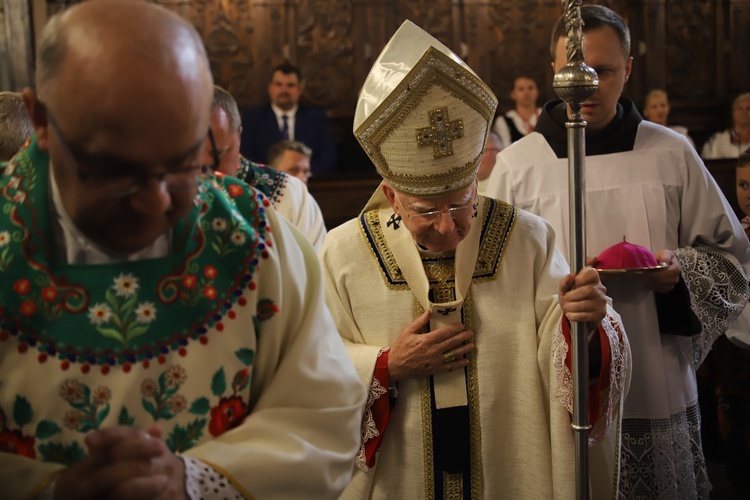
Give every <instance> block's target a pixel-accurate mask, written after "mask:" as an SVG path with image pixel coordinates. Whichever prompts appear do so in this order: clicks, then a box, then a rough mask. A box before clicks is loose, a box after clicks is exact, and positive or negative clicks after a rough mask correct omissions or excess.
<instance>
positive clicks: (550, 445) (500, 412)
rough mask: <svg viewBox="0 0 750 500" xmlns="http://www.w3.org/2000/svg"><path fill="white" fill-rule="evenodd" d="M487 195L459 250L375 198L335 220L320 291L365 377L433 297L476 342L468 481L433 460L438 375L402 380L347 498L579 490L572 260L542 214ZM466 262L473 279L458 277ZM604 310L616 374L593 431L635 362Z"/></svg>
mask: <svg viewBox="0 0 750 500" xmlns="http://www.w3.org/2000/svg"><path fill="white" fill-rule="evenodd" d="M480 200H481V202H480V208H479V210H478V217H477V218H475V219H474V220H473V223H472V228H471V231H470V234H469V235H467V237H466V238H465V240H464V242H462V243H463V245H459V247H458V248H457V250H456V253H455V257H454V256H451V255H447V256H441V257H433V256H431V255H422V256H420V253H419V252H418V250H417V248H416V246H415V244H414V242H413V240H412V239H411V236H410V234H409V233H408V230H407V229H406V227H405V226H404V225H403V224H402V223H401V222H400V221H399V220H398V218H397V217H391V216H392V215H393V212H392V210H390V208H389V207H387V202H386V201H385V199H384V197H382V195H377V194H376V196H374V197H373V199H372V200H371V202H370V204H368V207H366V208H365V210H364V211H363V212H362V214H361V216H360V217H359V219H356V220H352V221H349V222H347V223H346V224H344V225H342V226H340V227H338V228H336V229H334V230H332V231H331V232H330V233H329V236H328V238H327V239H326V241H325V243H324V245H323V249H322V253H321V258H322V260H323V272H324V275H325V279H326V301H327V303H328V306H329V308H330V309H331V312H332V314H333V316H334V320H335V321H336V324H337V326H338V329H339V333H340V334H341V336H342V338H343V339H344V343H345V345H346V346H347V349H348V351H349V354H350V356H351V357H352V359H353V360H354V363H355V367H356V369H357V371H358V373H359V375H360V377H361V378H362V381H363V382H364V384H365V386H366V387H372V382H373V370H374V368H375V363H376V360H377V357H378V355H379V354H380V353H381V351H382V350H383V349H384V348H387V347H389V346H391V345H392V343H393V342H394V341H395V339H396V338H397V337H398V336H399V334H400V333H401V332H402V331H403V330H404V329H405V328H406V327H407V326H408V325H409V324H410V323H411V322H413V321H414V319H416V318H417V317H418V316H419V315H420V314H421V313H422V312H423V311H424V310H425V308H426V307H433V304H434V305H435V311H436V312H437V311H438V309H450V308H452V307H453V306H452V305H450V304H445V302H448V303H450V302H453V301H457V302H458V303H457V304H456V306H459V305H460V306H461V307H456V308H457V309H460V311H461V321H462V322H463V323H464V325H466V327H467V328H469V329H471V330H472V331H474V334H475V335H474V338H473V339H472V340H473V342H474V343H475V345H476V350H475V351H474V352H472V353H471V355H470V356H469V360H470V362H469V365H468V367H466V369H465V371H464V373H463V377H465V382H464V381H461V384H463V387H465V395H466V398H467V403H468V405H467V408H468V422H467V426H468V438H467V439H468V441H469V443H468V444H469V458H468V462H469V463H468V471H467V472H466V473H465V474H463V475H462V476H461V478H460V481H456V480H455V479H456V478H455V477H446V475H445V474H443V470H441V469H440V464H439V463H438V462H441V458H440V457H439V453H438V451H439V448H440V446H441V445H442V444H441V443H440V442H439V441H440V439H441V438H440V434H438V430H437V429H436V428H435V427H436V422H438V423H439V421H440V420H439V418H438V417H437V416H436V415H437V411H436V410H437V409H438V408H437V403H436V402H437V400H438V399H439V398H438V396H437V394H438V393H439V392H440V389H439V386H440V382H439V381H438V382H436V378H438V377H426V378H420V379H405V380H401V381H399V382H398V398H397V400H396V403H395V406H393V407H392V410H391V414H390V421H389V422H388V425H387V427H386V428H385V430H384V435H383V440H382V444H381V448H380V451H379V453H378V455H377V457H376V458H377V460H376V463H375V465H374V466H373V467H371V468H369V470H366V471H364V470H356V471H355V473H354V477H353V480H352V482H351V483H350V484H349V486H348V487H347V489H346V490H345V491H344V494H343V496H342V498H352V499H363V498H373V499H381V498H383V499H384V498H441V499H443V498H550V499H557V498H573V497H574V482H573V481H574V474H573V468H574V454H573V437H572V432H571V428H570V413H569V411H568V408H567V407H568V406H569V403H570V398H571V395H570V394H571V393H570V391H571V386H570V373H569V371H568V370H567V368H566V367H565V355H566V353H567V344H566V343H565V340H564V338H563V335H562V331H561V322H562V310H561V309H560V307H559V304H558V301H557V295H556V294H557V290H558V285H559V281H560V280H561V279H562V277H563V276H565V274H567V272H568V267H567V265H566V264H565V261H564V259H563V257H562V255H561V254H560V253H559V252H558V251H557V250H555V248H554V233H553V232H552V231H551V230H550V228H549V226H548V225H547V224H546V223H545V222H544V221H542V220H541V219H539V218H537V217H535V216H532V215H530V214H528V213H526V212H523V211H519V210H515V209H514V208H513V207H511V206H509V205H507V204H504V203H501V202H498V201H496V200H492V199H489V198H482V197H480ZM396 226H398V227H396ZM472 245H476V257H472V255H473V252H474V250H471V247H472ZM454 261H455V262H457V264H454ZM407 266H409V270H407ZM466 266H468V267H469V269H470V271H469V276H470V278H469V279H468V280H467V282H466V283H465V284H463V282H462V280H463V278H462V277H461V273H462V272H463V271H462V268H464V267H466ZM416 271H418V272H416ZM415 283H416V284H415ZM413 284H414V290H413V291H412V285H413ZM462 285H463V286H462ZM464 287H465V288H466V292H464V291H463V288H464ZM428 290H429V292H428ZM443 294H445V295H443ZM461 298H462V299H463V302H462V304H461V301H460V300H459V299H461ZM441 303H442V304H441ZM610 313H611V314H610V315H609V316H608V317H607V318H606V319H605V321H604V322H603V327H604V330H605V331H606V333H607V337H606V339H605V341H604V343H607V342H608V343H609V344H610V348H611V356H612V363H611V369H610V370H609V371H608V372H607V373H606V374H604V375H603V376H604V377H608V378H609V381H610V383H609V386H608V387H607V389H606V390H605V391H604V392H603V393H602V399H601V401H602V412H601V415H602V418H600V419H599V421H598V422H597V425H596V427H595V429H594V430H593V433H592V436H594V435H596V436H602V435H604V434H605V433H606V431H607V429H608V426H609V425H610V423H611V422H612V416H613V413H616V412H617V408H618V407H619V401H620V399H621V397H622V392H623V385H624V384H625V380H624V377H625V375H626V372H627V370H626V367H627V364H628V352H627V345H626V340H625V339H624V336H623V335H622V330H621V326H620V324H619V319H618V318H617V315H616V313H614V312H613V311H611V310H610ZM435 316H441V314H440V313H439V312H438V314H436V315H435ZM431 321H432V322H433V324H431V325H430V327H429V328H430V330H433V329H435V327H436V325H435V324H434V320H433V319H431ZM452 322H453V320H449V323H452ZM451 373H453V372H451ZM454 387H455V386H454ZM371 396H372V394H371ZM448 400H449V401H450V397H449V398H448ZM448 404H449V405H450V404H453V403H448ZM456 432H459V430H456Z"/></svg>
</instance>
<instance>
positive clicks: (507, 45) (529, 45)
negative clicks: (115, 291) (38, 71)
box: [0, 0, 750, 171]
mask: <svg viewBox="0 0 750 500" xmlns="http://www.w3.org/2000/svg"><path fill="white" fill-rule="evenodd" d="M77 1H78V0H47V3H46V5H47V10H48V13H49V14H52V13H54V12H56V11H58V10H61V9H64V8H65V7H66V6H68V5H70V4H73V3H76V2H77ZM151 1H154V2H155V3H159V4H161V5H163V6H165V7H167V8H169V9H171V10H173V11H175V12H177V13H179V14H180V15H181V16H183V17H185V18H186V19H188V20H189V21H191V22H192V23H193V24H194V25H195V26H196V28H197V29H198V31H199V32H200V33H201V35H202V37H203V39H204V41H205V44H206V47H207V50H208V53H209V57H210V59H211V67H212V70H213V73H214V77H215V80H216V82H217V83H218V84H220V85H222V86H224V87H226V88H227V89H228V90H229V91H230V92H232V94H234V96H235V97H236V99H237V101H238V103H239V104H240V106H241V107H246V106H252V105H257V104H261V103H263V102H265V101H266V99H267V91H266V87H267V82H268V79H269V76H270V71H271V68H272V67H273V66H275V65H276V64H278V63H280V62H282V61H284V60H289V61H290V62H292V63H293V64H297V65H299V66H300V67H301V68H302V71H303V73H304V74H305V75H306V83H307V86H306V90H305V93H304V95H303V101H305V102H308V103H313V104H316V105H319V106H323V107H324V108H326V110H327V111H328V114H329V116H330V117H331V118H332V120H333V124H334V135H335V138H336V141H337V145H338V147H339V152H340V155H339V156H340V158H341V161H340V165H339V171H348V170H350V169H355V170H357V169H360V168H362V167H363V166H364V167H365V168H370V166H369V162H368V161H367V160H366V158H365V159H364V161H363V159H362V158H363V156H364V155H363V154H362V153H361V150H360V149H359V146H358V145H357V144H356V141H354V139H353V137H352V132H351V125H352V118H353V115H354V108H355V104H356V100H357V94H358V92H359V89H360V87H361V86H362V82H364V79H365V77H366V75H367V73H368V71H369V69H370V66H371V65H372V62H373V61H374V59H375V57H377V55H378V53H379V52H380V50H381V49H382V48H383V46H384V45H385V43H386V42H387V41H388V39H389V38H390V36H391V35H392V34H393V33H394V32H395V30H396V28H397V27H398V26H399V25H400V24H401V22H402V21H403V20H404V19H411V20H412V21H414V22H415V23H417V24H418V25H420V26H422V27H423V28H425V29H427V30H428V31H429V32H431V33H432V34H433V35H434V36H436V37H437V38H438V39H439V40H440V41H442V42H443V43H445V44H446V45H447V46H448V47H450V48H451V49H452V50H454V51H455V52H456V53H458V54H459V55H460V56H461V57H463V58H465V60H466V61H467V62H468V64H469V65H470V66H471V67H472V68H473V69H474V70H475V71H476V72H477V74H478V75H479V76H480V78H482V79H483V80H484V81H485V82H486V83H487V84H488V85H489V86H490V88H492V89H493V90H494V91H495V93H496V94H497V96H498V98H499V99H500V105H499V109H500V110H501V111H504V110H506V109H508V108H509V107H510V106H511V105H512V102H511V101H510V98H509V95H508V94H509V92H510V86H511V83H512V81H513V78H514V77H515V76H516V75H517V74H528V75H531V76H533V77H534V78H535V79H536V80H537V82H538V84H539V88H540V100H541V101H544V100H547V99H552V98H554V97H555V94H554V92H553V90H552V69H551V67H550V65H549V61H550V56H549V48H548V47H549V38H550V33H551V30H552V26H553V25H554V23H555V21H556V20H557V18H558V16H559V14H560V12H561V11H562V2H561V1H560V0H523V1H518V0H299V1H289V0H151ZM9 2H14V3H16V4H20V3H24V4H26V1H25V0H0V5H5V4H7V3H9ZM40 3H42V4H43V3H44V0H34V3H33V4H34V5H35V6H37V5H39V4H40ZM584 3H587V4H588V3H598V4H602V5H606V6H608V7H610V8H612V9H614V10H615V11H617V12H618V13H620V14H621V15H622V16H623V18H624V19H625V20H626V21H627V22H628V23H629V25H630V28H631V32H632V46H633V51H632V55H633V57H634V64H633V74H632V76H631V80H630V82H629V83H628V85H627V86H626V88H625V94H626V95H627V96H628V97H631V98H632V99H633V100H634V101H635V102H636V103H637V104H638V105H640V104H641V103H642V99H643V96H644V95H645V94H646V92H648V91H649V90H650V89H652V88H655V87H660V88H666V90H667V91H668V93H669V94H670V103H671V106H672V114H671V117H672V121H673V122H674V123H679V124H683V125H686V126H688V128H689V129H690V131H691V134H692V136H693V138H694V139H695V140H696V143H697V145H698V146H699V147H700V146H701V144H702V142H703V140H705V138H706V137H707V136H708V135H709V134H710V133H711V132H713V131H715V130H719V129H723V128H725V127H726V126H727V125H728V119H729V115H730V114H729V105H730V103H731V100H732V99H733V98H734V97H735V96H736V95H737V94H738V93H740V92H743V91H748V90H750V29H748V26H750V0H601V1H592V2H589V1H586V2H584ZM0 15H2V13H0ZM34 18H35V24H38V23H39V21H38V20H39V19H41V18H42V16H41V14H40V13H38V12H35V13H34ZM6 43H7V41H6ZM2 44H3V37H2V32H1V31H0V63H2V62H3V60H2V57H3V56H2V54H3V45H2ZM6 60H7V57H6ZM17 72H18V70H16V69H15V68H13V67H11V71H10V73H9V74H10V76H11V77H14V78H15V74H16V73H17ZM5 80H6V81H7V80H8V76H7V75H6V76H5ZM2 83H3V76H0V84H2Z"/></svg>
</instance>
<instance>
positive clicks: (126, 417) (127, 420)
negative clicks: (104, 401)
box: [117, 407, 135, 427]
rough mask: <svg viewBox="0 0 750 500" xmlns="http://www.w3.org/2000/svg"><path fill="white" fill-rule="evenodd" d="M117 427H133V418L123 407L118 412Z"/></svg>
mask: <svg viewBox="0 0 750 500" xmlns="http://www.w3.org/2000/svg"><path fill="white" fill-rule="evenodd" d="M117 425H129V426H131V427H134V426H135V418H133V417H131V416H130V414H128V409H127V408H125V407H123V408H122V410H120V415H119V416H118V417H117Z"/></svg>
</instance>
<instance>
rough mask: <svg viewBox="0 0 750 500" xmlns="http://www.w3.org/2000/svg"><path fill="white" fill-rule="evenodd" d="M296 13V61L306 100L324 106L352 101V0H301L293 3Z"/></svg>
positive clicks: (341, 104)
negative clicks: (302, 78)
mask: <svg viewBox="0 0 750 500" xmlns="http://www.w3.org/2000/svg"><path fill="white" fill-rule="evenodd" d="M296 15H297V22H298V35H297V53H298V60H299V63H298V64H299V66H300V69H301V70H302V74H303V75H304V77H305V98H306V100H307V101H308V102H310V103H311V104H315V105H317V106H323V107H327V108H337V107H344V106H347V105H349V104H350V103H351V102H354V101H355V100H356V91H354V89H353V74H352V62H353V59H354V51H353V47H354V43H353V41H352V39H351V27H352V2H350V1H348V0H329V1H324V0H303V1H301V2H298V3H297V14H296ZM353 91H354V92H353Z"/></svg>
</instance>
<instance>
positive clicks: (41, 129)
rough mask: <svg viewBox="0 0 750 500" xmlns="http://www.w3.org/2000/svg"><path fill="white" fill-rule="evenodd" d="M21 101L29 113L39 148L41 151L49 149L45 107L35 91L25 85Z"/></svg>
mask: <svg viewBox="0 0 750 500" xmlns="http://www.w3.org/2000/svg"><path fill="white" fill-rule="evenodd" d="M22 95H23V102H24V104H25V105H26V111H27V112H28V113H29V119H30V120H31V125H32V126H33V127H34V132H36V141H37V144H38V145H39V148H40V149H41V150H43V151H48V150H49V149H48V148H49V121H48V120H47V109H46V108H45V107H44V104H42V103H41V101H39V99H38V98H37V96H36V92H34V91H33V90H32V89H30V88H28V87H26V88H25V89H23V92H22Z"/></svg>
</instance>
